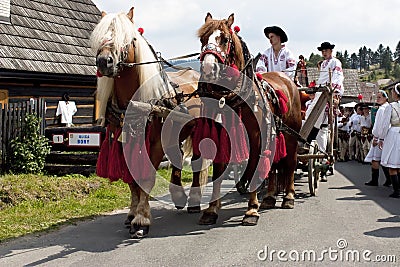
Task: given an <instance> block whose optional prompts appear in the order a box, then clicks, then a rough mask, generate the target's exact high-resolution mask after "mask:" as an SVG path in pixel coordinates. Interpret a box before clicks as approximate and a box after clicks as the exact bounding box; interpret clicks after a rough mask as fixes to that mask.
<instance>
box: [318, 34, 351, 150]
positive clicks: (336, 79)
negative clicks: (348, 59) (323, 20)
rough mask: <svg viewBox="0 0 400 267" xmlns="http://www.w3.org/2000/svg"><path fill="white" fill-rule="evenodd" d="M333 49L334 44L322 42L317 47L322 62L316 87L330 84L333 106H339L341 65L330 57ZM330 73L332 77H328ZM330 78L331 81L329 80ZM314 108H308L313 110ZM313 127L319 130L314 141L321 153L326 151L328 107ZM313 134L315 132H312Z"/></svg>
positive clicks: (341, 91) (342, 90) (341, 93)
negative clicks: (316, 142)
mask: <svg viewBox="0 0 400 267" xmlns="http://www.w3.org/2000/svg"><path fill="white" fill-rule="evenodd" d="M334 47H335V45H334V44H331V43H329V42H323V43H322V44H321V46H319V47H317V49H318V50H319V51H321V53H322V57H323V58H324V60H323V61H322V63H321V68H320V73H319V78H318V80H317V82H316V85H317V86H325V85H327V84H330V85H331V86H332V89H333V90H334V105H336V106H338V105H339V99H340V98H341V96H342V95H343V92H344V88H343V80H344V77H343V70H342V63H341V62H340V61H339V60H338V59H337V58H334V57H333V56H332V49H333V48H334ZM330 73H332V76H330ZM330 77H331V79H330ZM321 94H322V92H317V93H316V94H315V98H314V101H313V102H314V103H317V101H318V99H319V97H320V96H321ZM313 107H314V106H312V107H310V108H313ZM315 127H316V128H318V129H319V131H318V133H317V136H316V140H317V141H318V140H319V142H318V145H319V148H320V149H321V150H322V151H324V152H325V151H326V147H327V145H328V107H327V108H326V109H325V110H324V111H323V112H322V113H321V114H320V116H319V117H318V119H317V122H316V124H315ZM314 132H315V131H314Z"/></svg>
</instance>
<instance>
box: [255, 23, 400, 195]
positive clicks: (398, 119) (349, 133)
mask: <svg viewBox="0 0 400 267" xmlns="http://www.w3.org/2000/svg"><path fill="white" fill-rule="evenodd" d="M264 34H265V36H266V37H267V38H268V39H269V42H270V44H271V47H269V48H268V49H267V50H265V51H264V52H263V53H262V54H261V57H260V59H259V61H258V62H257V65H256V71H257V72H266V71H280V72H284V73H286V74H287V76H288V77H289V78H291V79H292V80H293V81H294V82H295V83H296V84H297V85H298V86H306V87H307V86H310V85H309V84H308V82H309V81H308V78H307V69H306V62H305V60H304V57H303V56H300V57H299V61H298V63H296V59H295V57H294V54H293V53H292V52H291V51H290V50H289V49H288V48H287V47H286V46H285V44H284V43H286V42H287V41H288V36H287V34H286V33H285V32H284V31H283V30H282V29H281V28H280V27H278V26H271V27H266V28H265V29H264ZM334 47H335V45H334V44H331V43H329V42H323V43H321V45H320V46H319V47H318V48H317V49H318V50H319V51H320V52H321V54H322V57H323V61H321V62H319V64H318V70H319V78H318V80H317V81H316V83H315V84H313V85H312V86H310V87H317V86H323V85H326V84H330V85H331V87H332V88H333V90H334V101H335V103H336V104H337V107H338V110H337V112H336V113H337V122H338V124H337V127H338V135H339V140H338V150H339V152H340V153H339V155H338V158H337V160H338V161H348V160H357V161H359V162H362V163H370V164H371V181H369V182H366V183H365V185H367V186H378V179H379V168H380V167H381V168H382V169H383V172H384V174H385V176H386V181H385V182H384V184H383V185H385V186H391V185H392V186H393V193H392V194H391V195H390V197H393V198H399V197H400V191H399V190H400V189H399V187H400V185H399V176H400V115H399V114H400V101H399V100H400V84H397V85H396V86H395V88H394V89H393V90H392V100H393V102H391V103H389V96H388V94H387V93H386V92H385V91H383V90H379V92H376V106H377V107H378V108H377V109H376V110H375V109H373V111H374V116H371V107H370V106H369V105H366V104H364V103H359V104H357V105H356V106H355V107H354V108H353V107H351V108H344V107H343V106H340V105H339V103H340V99H341V97H342V95H343V92H344V87H343V80H344V75H343V70H342V64H341V62H340V60H338V59H337V58H335V57H333V55H332V50H333V48H334ZM308 93H309V97H310V100H309V101H308V102H307V103H306V112H305V120H307V117H308V116H309V114H310V113H311V111H312V110H313V108H314V106H315V103H317V101H318V98H319V97H320V95H321V92H318V91H309V92H308ZM374 108H375V107H374ZM375 111H376V114H375ZM328 133H329V131H328V109H325V110H324V111H322V112H321V114H320V115H319V117H318V119H317V122H316V123H315V125H314V128H313V129H312V130H311V133H310V135H309V137H308V139H307V140H308V141H310V140H316V142H317V144H318V147H319V149H320V150H322V151H325V150H326V147H327V144H328Z"/></svg>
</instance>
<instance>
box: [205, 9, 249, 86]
mask: <svg viewBox="0 0 400 267" xmlns="http://www.w3.org/2000/svg"><path fill="white" fill-rule="evenodd" d="M233 22H234V14H231V15H230V16H229V17H228V19H222V20H216V19H213V18H212V16H211V14H210V13H207V16H206V18H205V23H204V24H203V26H201V28H200V29H199V30H198V37H199V38H200V41H201V47H202V48H201V54H200V61H201V71H202V74H203V79H204V80H205V81H207V82H213V81H217V80H219V79H220V78H222V77H224V76H225V74H226V72H227V68H226V67H231V68H234V69H236V70H242V68H243V66H244V59H243V54H242V46H241V42H240V40H239V38H238V37H237V36H236V34H234V33H233V31H232V30H231V26H232V24H233ZM228 69H229V68H228ZM228 72H229V71H228Z"/></svg>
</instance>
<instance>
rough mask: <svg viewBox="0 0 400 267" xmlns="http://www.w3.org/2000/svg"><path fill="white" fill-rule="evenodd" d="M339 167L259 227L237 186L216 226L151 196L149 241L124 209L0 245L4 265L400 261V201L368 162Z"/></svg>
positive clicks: (301, 188)
mask: <svg viewBox="0 0 400 267" xmlns="http://www.w3.org/2000/svg"><path fill="white" fill-rule="evenodd" d="M335 168H336V170H335V173H334V175H333V176H329V178H328V182H327V183H321V184H320V188H319V191H318V196H317V197H310V196H309V194H308V185H307V178H306V177H302V178H300V179H298V180H296V191H297V200H296V203H295V209H293V210H283V209H279V208H277V209H274V210H268V211H262V212H261V217H260V220H259V224H258V225H257V226H255V227H249V226H241V224H240V223H241V219H242V216H243V214H244V211H245V209H246V197H245V196H240V195H239V194H238V193H236V192H235V190H231V192H230V193H228V194H227V195H226V196H225V197H224V198H223V203H224V206H223V209H222V210H221V212H220V216H219V218H218V223H217V224H216V225H214V226H201V225H198V224H197V221H198V218H199V215H198V214H187V213H186V212H185V211H177V210H174V209H173V208H172V207H171V206H170V205H168V204H165V203H162V202H159V201H152V203H151V206H152V214H153V226H152V228H151V229H150V236H149V237H147V238H145V239H142V240H134V239H130V238H129V234H128V230H127V229H126V228H124V227H123V221H124V219H125V217H126V212H127V210H123V211H118V212H115V213H113V214H110V215H107V216H102V217H99V218H97V219H95V220H91V221H85V222H81V223H78V224H77V225H72V226H66V227H63V228H62V229H60V230H57V231H53V232H51V233H44V234H38V235H32V236H27V237H23V238H19V239H16V240H13V241H10V242H8V243H3V244H0V266H85V267H87V266H266V265H272V266H274V265H279V266H281V265H287V266H293V265H295V266H313V265H318V266H327V265H335V266H354V265H355V266H365V265H366V264H368V265H369V266H371V265H374V266H400V199H391V198H388V195H389V194H390V193H391V189H390V188H386V187H383V186H379V187H374V188H370V187H367V186H365V185H364V182H365V181H367V180H369V175H370V174H369V173H370V170H369V166H368V165H361V164H359V163H356V162H347V163H336V166H335ZM381 177H383V176H382V173H381ZM383 180H384V179H383V178H381V181H380V182H381V183H383ZM227 183H229V181H228V182H227ZM280 201H281V199H279V200H278V203H277V204H278V205H280ZM394 260H396V262H393V261H394ZM382 261H385V262H382Z"/></svg>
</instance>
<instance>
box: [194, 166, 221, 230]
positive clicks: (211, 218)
mask: <svg viewBox="0 0 400 267" xmlns="http://www.w3.org/2000/svg"><path fill="white" fill-rule="evenodd" d="M224 171H225V164H224V163H214V165H213V191H212V195H211V200H210V203H209V205H208V208H207V209H205V210H204V211H203V214H202V216H201V218H200V220H199V224H201V225H211V224H215V223H216V222H217V219H218V211H219V209H220V208H221V199H220V193H221V183H222V174H223V173H224Z"/></svg>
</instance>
